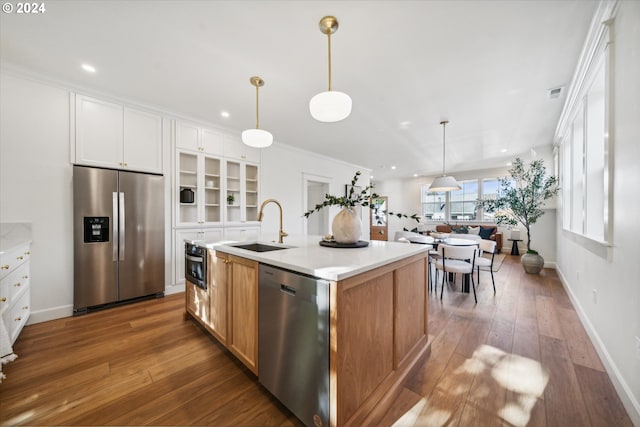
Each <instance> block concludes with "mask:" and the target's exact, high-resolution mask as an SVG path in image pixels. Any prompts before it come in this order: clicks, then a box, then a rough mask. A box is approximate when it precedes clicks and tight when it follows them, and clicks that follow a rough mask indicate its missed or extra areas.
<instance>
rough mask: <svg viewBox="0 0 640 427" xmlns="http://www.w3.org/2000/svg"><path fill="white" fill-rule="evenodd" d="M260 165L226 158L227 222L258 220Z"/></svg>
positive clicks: (241, 222) (243, 222) (240, 222)
mask: <svg viewBox="0 0 640 427" xmlns="http://www.w3.org/2000/svg"><path fill="white" fill-rule="evenodd" d="M259 176H260V175H259V168H258V165H256V164H253V163H248V162H242V161H232V160H226V209H225V218H224V221H225V224H227V223H229V224H234V223H238V224H245V223H251V222H255V223H257V221H258V197H259V185H258V184H259Z"/></svg>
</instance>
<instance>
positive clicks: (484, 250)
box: [476, 239, 496, 294]
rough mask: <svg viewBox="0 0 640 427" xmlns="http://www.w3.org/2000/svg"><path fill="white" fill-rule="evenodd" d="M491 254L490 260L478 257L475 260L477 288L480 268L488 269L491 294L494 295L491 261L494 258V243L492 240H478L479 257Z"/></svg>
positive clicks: (494, 284) (494, 283)
mask: <svg viewBox="0 0 640 427" xmlns="http://www.w3.org/2000/svg"><path fill="white" fill-rule="evenodd" d="M482 254H491V258H485V257H483V256H478V257H477V258H476V267H477V269H478V286H480V267H489V272H490V273H491V282H492V283H493V293H494V294H495V293H496V281H495V279H494V278H493V259H494V258H495V256H496V242H495V241H493V240H484V239H483V240H480V255H482Z"/></svg>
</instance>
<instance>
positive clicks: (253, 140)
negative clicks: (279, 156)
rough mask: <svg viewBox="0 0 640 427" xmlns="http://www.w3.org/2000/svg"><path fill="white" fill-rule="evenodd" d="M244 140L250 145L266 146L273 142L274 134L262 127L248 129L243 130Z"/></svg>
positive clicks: (256, 146)
mask: <svg viewBox="0 0 640 427" xmlns="http://www.w3.org/2000/svg"><path fill="white" fill-rule="evenodd" d="M242 142H244V143H245V144H247V145H248V146H249V147H255V148H266V147H268V146H270V145H271V144H272V143H273V135H271V133H270V132H267V131H266V130H262V129H247V130H245V131H242Z"/></svg>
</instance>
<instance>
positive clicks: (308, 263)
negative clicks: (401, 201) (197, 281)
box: [198, 236, 427, 281]
mask: <svg viewBox="0 0 640 427" xmlns="http://www.w3.org/2000/svg"><path fill="white" fill-rule="evenodd" d="M321 239H322V237H321V236H289V237H286V238H285V239H284V240H285V243H284V244H278V243H273V241H272V239H269V238H267V237H265V236H261V237H260V238H258V239H257V240H253V241H250V242H230V241H228V240H227V241H220V242H198V243H199V244H200V245H202V246H205V247H207V248H209V249H215V250H216V251H220V252H224V253H227V254H231V255H236V256H240V257H243V258H248V259H251V260H254V261H258V262H261V263H263V264H268V265H272V266H275V267H281V268H286V269H288V270H292V271H296V272H298V273H302V274H308V275H310V276H314V277H318V278H320V279H325V280H334V281H338V280H344V279H346V278H348V277H351V276H355V275H358V274H361V273H364V272H366V271H369V270H373V269H375V268H378V267H381V266H383V265H386V264H390V263H392V262H395V261H398V260H401V259H404V258H407V257H410V256H413V255H417V254H420V253H424V252H426V251H427V248H426V247H425V246H424V245H417V244H408V243H399V242H381V241H376V240H373V241H370V242H369V246H367V247H365V248H349V249H346V248H328V247H323V246H320V244H319V242H320V240H321ZM254 242H258V243H262V244H266V245H271V246H283V247H285V248H286V249H283V250H277V251H270V252H254V251H250V250H247V249H241V248H237V247H234V246H233V245H235V244H246V243H254Z"/></svg>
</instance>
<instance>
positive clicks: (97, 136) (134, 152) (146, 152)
mask: <svg viewBox="0 0 640 427" xmlns="http://www.w3.org/2000/svg"><path fill="white" fill-rule="evenodd" d="M75 108H76V114H75V119H76V121H75V125H76V129H75V131H76V133H75V163H76V164H80V165H87V166H102V167H108V168H115V169H125V170H135V171H141V172H153V173H162V117H161V116H159V115H157V114H153V113H150V112H146V111H142V110H137V109H134V108H129V107H124V106H123V105H120V104H114V103H112V102H107V101H103V100H101V99H96V98H91V97H88V96H84V95H76V103H75Z"/></svg>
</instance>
